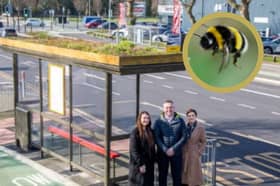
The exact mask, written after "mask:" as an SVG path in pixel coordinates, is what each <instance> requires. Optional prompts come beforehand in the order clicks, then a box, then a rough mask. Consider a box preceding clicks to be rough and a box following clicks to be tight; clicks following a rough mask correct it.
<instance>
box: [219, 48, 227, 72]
mask: <svg viewBox="0 0 280 186" xmlns="http://www.w3.org/2000/svg"><path fill="white" fill-rule="evenodd" d="M225 63H226V65H227V64H228V63H229V48H228V46H227V45H226V44H224V49H223V59H222V63H221V65H220V67H219V73H220V72H221V71H222V70H223V68H224V65H225Z"/></svg>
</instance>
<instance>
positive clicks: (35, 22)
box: [25, 18, 45, 27]
mask: <svg viewBox="0 0 280 186" xmlns="http://www.w3.org/2000/svg"><path fill="white" fill-rule="evenodd" d="M25 25H26V26H32V27H43V26H44V25H45V24H44V22H43V21H42V20H41V19H39V18H28V19H26V21H25Z"/></svg>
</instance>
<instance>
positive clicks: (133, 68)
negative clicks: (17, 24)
mask: <svg viewBox="0 0 280 186" xmlns="http://www.w3.org/2000/svg"><path fill="white" fill-rule="evenodd" d="M4 49H6V50H8V51H10V52H13V68H14V71H13V76H14V90H15V91H14V100H15V106H16V105H17V104H18V103H19V100H18V91H17V90H18V83H19V82H18V53H21V54H24V55H30V56H32V57H38V59H39V60H38V63H39V69H38V70H39V91H40V92H39V94H40V108H39V111H38V110H33V109H30V111H31V112H34V113H39V114H40V151H41V158H43V157H44V153H47V154H50V155H52V156H54V157H56V158H59V159H61V160H62V161H65V162H66V163H68V164H69V169H70V170H71V171H72V170H73V167H75V168H78V169H80V170H82V171H85V172H87V173H89V174H91V175H95V174H94V173H92V172H90V171H89V170H87V169H86V168H84V167H82V166H81V165H79V164H78V163H75V162H74V161H73V141H72V140H69V155H70V156H69V158H65V157H63V156H61V155H59V154H57V153H55V152H54V151H52V150H50V149H48V148H46V147H44V130H43V128H44V118H48V119H51V120H53V121H55V122H57V123H59V124H62V125H64V126H66V127H68V128H69V134H70V139H72V137H73V136H72V134H73V128H74V129H77V130H79V131H81V132H84V133H85V134H88V135H90V136H93V137H95V138H98V139H101V138H102V137H100V136H98V135H96V134H95V133H94V132H92V131H90V130H88V129H85V128H82V127H80V126H78V125H77V124H75V123H74V122H73V84H72V83H73V82H72V66H73V65H74V66H77V67H82V68H87V69H91V70H98V71H102V72H104V73H106V96H105V100H104V101H105V104H106V107H105V117H104V122H105V133H104V135H105V138H103V139H104V142H105V150H106V155H105V175H104V185H105V186H109V185H111V184H113V182H115V181H120V180H124V179H127V176H120V177H117V178H115V168H116V167H115V165H113V169H114V172H113V176H114V178H111V175H110V174H111V171H110V169H111V159H110V150H111V142H112V141H114V140H120V139H127V138H128V137H129V134H123V135H119V136H112V74H118V75H128V74H134V75H136V87H135V88H136V105H135V106H136V117H137V115H138V113H139V109H140V74H141V73H151V72H167V71H177V70H183V69H184V65H183V63H172V62H170V63H165V64H160V63H159V64H151V65H128V66H114V65H105V64H97V63H94V64H92V63H91V64H90V63H87V62H82V61H79V60H75V59H69V58H61V57H57V56H51V55H43V54H35V53H32V52H28V51H19V50H16V49H14V48H9V47H4ZM42 59H45V60H47V61H50V62H51V61H53V62H56V63H61V64H64V65H68V67H69V86H68V90H69V121H65V120H62V119H59V118H57V117H55V116H54V115H52V114H50V113H46V112H44V110H43V82H42V76H43V75H42V63H43V61H42ZM65 99H66V98H65ZM114 161H115V160H114ZM114 163H115V162H114ZM95 176H96V175H95Z"/></svg>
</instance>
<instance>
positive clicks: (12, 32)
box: [1, 28, 17, 37]
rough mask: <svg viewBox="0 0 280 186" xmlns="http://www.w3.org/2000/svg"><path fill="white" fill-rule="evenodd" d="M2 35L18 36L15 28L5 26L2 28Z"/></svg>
mask: <svg viewBox="0 0 280 186" xmlns="http://www.w3.org/2000/svg"><path fill="white" fill-rule="evenodd" d="M1 36H2V37H8V36H11V37H16V36H17V31H16V30H15V29H14V28H4V29H3V30H2V33H1Z"/></svg>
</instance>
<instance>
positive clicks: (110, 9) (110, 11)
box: [108, 0, 112, 32]
mask: <svg viewBox="0 0 280 186" xmlns="http://www.w3.org/2000/svg"><path fill="white" fill-rule="evenodd" d="M111 4H112V0H109V10H108V11H109V12H108V20H109V25H108V30H109V32H110V31H111V17H112V6H111Z"/></svg>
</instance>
